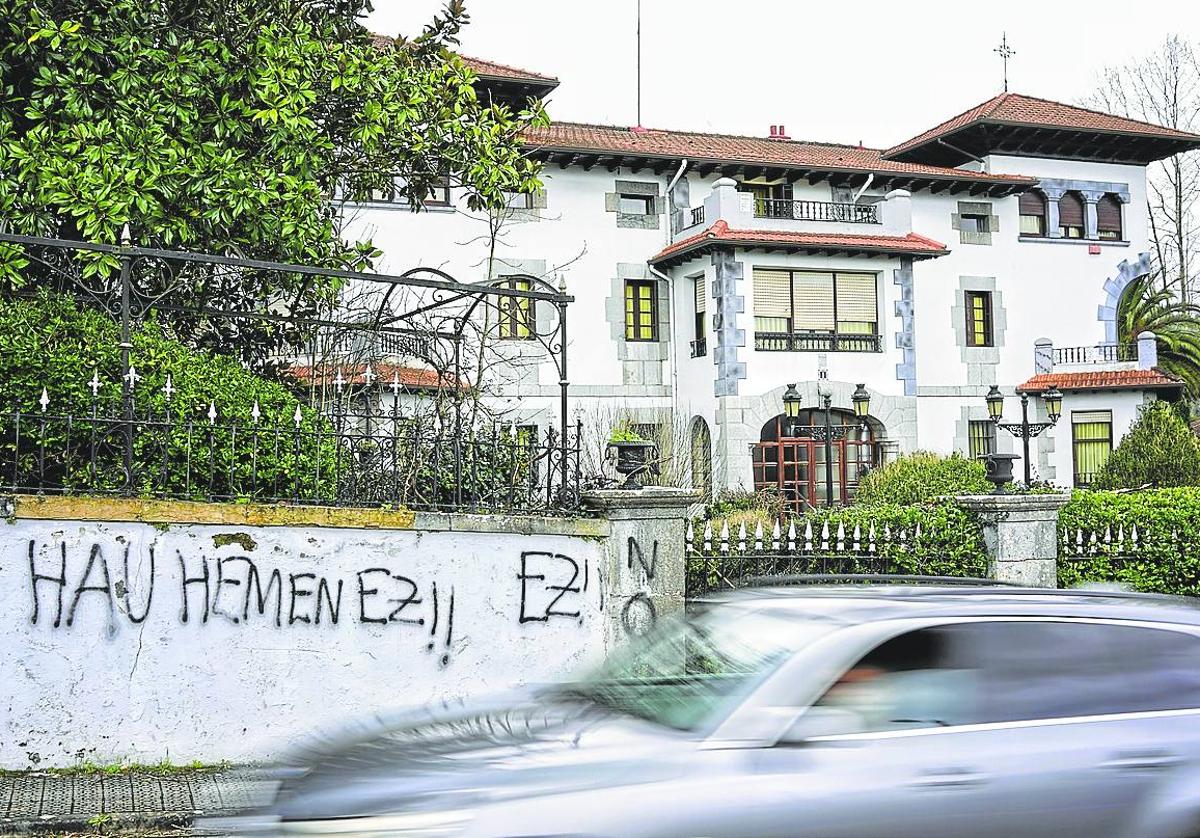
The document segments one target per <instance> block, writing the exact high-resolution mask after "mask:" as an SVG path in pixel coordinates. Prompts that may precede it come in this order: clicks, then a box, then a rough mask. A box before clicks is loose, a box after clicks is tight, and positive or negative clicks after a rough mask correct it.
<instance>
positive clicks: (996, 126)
mask: <svg viewBox="0 0 1200 838" xmlns="http://www.w3.org/2000/svg"><path fill="white" fill-rule="evenodd" d="M1196 148H1200V140H1196V139H1189V138H1184V137H1171V136H1155V135H1151V134H1145V133H1134V132H1125V131H1115V130H1098V129H1089V128H1069V127H1056V126H1052V125H1038V124H1033V123H1025V122H1011V121H1007V120H992V119H985V120H977V121H975V122H971V123H968V124H967V125H964V126H962V127H961V128H957V129H955V130H953V131H950V132H947V133H945V134H942V135H938V136H933V137H929V138H928V139H926V140H924V141H922V142H919V143H916V144H914V145H911V146H908V147H903V146H897V147H896V148H895V149H889V150H888V151H886V152H884V157H886V158H887V159H888V160H897V161H900V162H905V163H925V164H928V165H934V166H961V165H963V164H964V163H967V162H970V161H971V160H975V159H978V158H981V157H984V156H987V155H989V154H1001V155H1009V156H1013V157H1050V158H1054V159H1056V160H1088V161H1093V162H1100V163H1123V164H1129V165H1139V166H1145V165H1147V164H1148V163H1152V162H1154V161H1155V160H1162V159H1163V158H1165V157H1170V156H1171V155H1173V154H1178V153H1180V152H1184V151H1191V150H1192V149H1196Z"/></svg>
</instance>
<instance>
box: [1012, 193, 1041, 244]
mask: <svg viewBox="0 0 1200 838" xmlns="http://www.w3.org/2000/svg"><path fill="white" fill-rule="evenodd" d="M1018 208H1019V211H1020V213H1021V235H1022V236H1044V235H1046V197H1045V196H1044V195H1043V194H1042V193H1041V192H1037V191H1034V190H1030V191H1029V192H1023V193H1021V197H1020V198H1019V199H1018Z"/></svg>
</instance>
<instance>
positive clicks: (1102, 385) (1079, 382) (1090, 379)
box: [1017, 369, 1183, 393]
mask: <svg viewBox="0 0 1200 838" xmlns="http://www.w3.org/2000/svg"><path fill="white" fill-rule="evenodd" d="M1051 387H1057V388H1058V389H1060V390H1126V389H1131V390H1157V389H1164V388H1168V389H1178V388H1181V387H1183V382H1182V381H1180V380H1179V379H1178V378H1175V377H1174V376H1171V375H1167V374H1166V373H1165V372H1163V371H1162V370H1159V369H1151V370H1087V371H1084V372H1049V373H1041V374H1039V375H1035V376H1034V377H1033V378H1031V379H1029V380H1028V381H1026V382H1025V383H1024V384H1022V385H1020V386H1019V387H1017V392H1019V393H1041V392H1043V391H1045V390H1049V389H1050V388H1051Z"/></svg>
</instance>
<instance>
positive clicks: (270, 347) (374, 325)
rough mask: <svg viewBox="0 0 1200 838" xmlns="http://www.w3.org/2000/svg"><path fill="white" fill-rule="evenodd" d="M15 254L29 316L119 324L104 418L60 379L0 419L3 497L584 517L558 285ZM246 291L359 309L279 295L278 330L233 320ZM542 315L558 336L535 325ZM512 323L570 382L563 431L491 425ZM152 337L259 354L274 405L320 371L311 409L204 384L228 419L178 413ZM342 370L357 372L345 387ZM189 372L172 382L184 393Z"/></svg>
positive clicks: (234, 261)
mask: <svg viewBox="0 0 1200 838" xmlns="http://www.w3.org/2000/svg"><path fill="white" fill-rule="evenodd" d="M0 248H2V249H3V255H4V258H6V259H8V260H11V262H10V263H11V264H17V265H19V266H21V270H22V273H23V274H24V276H25V279H26V284H27V286H28V288H29V289H30V290H31V293H32V296H29V295H28V294H27V295H26V296H29V299H27V300H25V301H24V302H25V303H26V304H28V305H30V306H32V307H33V309H36V306H37V304H38V303H37V301H38V299H40V298H39V296H38V295H40V294H51V295H53V296H54V297H55V298H56V299H66V298H68V297H69V298H70V299H71V300H73V304H74V305H75V306H77V307H78V309H79V310H87V311H89V312H101V313H103V314H105V315H107V316H111V318H112V320H113V321H114V323H115V324H116V328H115V329H114V330H111V335H112V337H111V343H108V344H106V345H105V346H104V347H95V349H96V350H97V352H96V355H97V357H98V358H99V360H95V359H94V360H93V364H94V365H95V367H96V368H97V369H98V371H99V373H98V376H97V375H93V381H92V382H91V384H92V386H91V399H90V401H89V400H88V399H87V398H86V396H82V397H81V396H80V395H79V394H80V393H85V392H86V391H85V389H84V387H83V384H84V382H83V381H82V380H80V381H71V380H68V381H65V382H64V381H63V380H61V379H62V375H61V374H60V371H59V370H58V369H57V368H55V369H54V370H47V371H46V372H47V376H46V378H44V379H43V380H42V381H49V382H51V383H50V386H49V390H47V389H42V392H41V398H40V399H39V398H38V387H40V386H41V384H42V381H39V380H37V379H36V377H33V378H32V380H30V379H31V376H30V374H29V371H28V370H24V369H22V370H18V371H17V372H19V373H21V375H20V376H18V377H20V378H23V380H21V381H19V382H17V383H16V384H14V385H13V386H12V387H10V388H8V389H7V390H6V394H7V395H6V400H7V403H4V402H0V491H4V490H9V491H14V492H38V493H46V494H50V493H57V494H120V495H136V496H149V497H170V498H190V499H196V500H211V501H219V500H224V501H228V500H240V499H253V500H260V501H284V502H293V503H314V504H315V503H322V504H338V505H355V506H373V505H379V504H402V505H405V506H408V507H410V508H414V509H432V510H451V509H461V510H467V511H481V512H484V511H508V512H526V513H556V512H568V513H570V512H574V511H575V510H576V509H578V505H579V504H578V497H579V485H580V474H579V469H580V456H579V455H580V445H579V429H578V427H577V425H572V424H571V422H570V420H569V418H568V417H569V416H570V412H569V405H568V386H569V384H568V376H567V353H566V347H567V326H566V313H567V305H568V304H569V303H570V302H571V301H572V300H573V298H572V297H570V296H569V295H567V294H566V293H565V291H564V289H563V287H562V285H561V283H560V284H559V285H558V287H555V286H554V285H553V284H551V283H549V282H547V281H546V280H545V279H542V278H539V277H535V276H531V275H515V276H501V277H488V278H486V279H483V280H480V281H477V282H471V283H464V282H459V281H458V280H456V279H455V278H454V277H452V276H450V275H448V274H446V273H444V272H442V271H439V270H436V269H432V268H415V269H413V270H410V271H407V272H405V273H403V274H396V275H384V274H370V273H363V272H356V271H348V270H339V269H331V268H322V267H314V266H305V265H290V264H283V263H275V262H265V261H261V260H253V259H246V258H241V257H232V256H222V255H213V254H200V253H188V252H184V251H173V250H161V249H155V248H142V247H135V246H133V245H131V244H129V243H128V242H126V243H124V244H122V245H107V244H96V243H89V242H79V241H64V240H58V239H47V238H40V237H32V236H19V235H12V234H5V233H0ZM97 266H99V269H97ZM247 277H257V278H258V280H257V281H260V282H263V281H265V284H266V286H267V287H270V288H277V289H283V288H293V289H294V288H297V287H299V288H307V287H309V286H310V285H312V284H313V283H317V282H326V281H327V282H326V285H325V286H322V287H323V288H325V289H326V291H328V292H329V293H332V292H333V291H334V290H337V289H351V290H354V292H355V293H356V294H357V297H356V300H357V302H355V303H354V305H353V306H347V305H346V301H345V300H343V299H341V298H337V299H333V298H329V297H328V296H327V295H325V296H321V297H320V300H319V301H318V302H316V303H314V304H313V306H308V307H300V306H297V305H296V304H295V303H294V301H292V302H291V303H289V302H288V301H287V300H284V299H282V296H283V294H282V292H279V294H277V296H280V297H281V299H280V300H279V301H278V304H272V305H270V306H266V307H263V310H250V308H251V307H249V306H243V307H239V306H237V305H235V304H230V303H229V302H228V299H229V298H232V299H237V294H236V293H235V291H236V289H237V288H239V287H241V286H240V285H239V283H241V282H243V280H246V278H247ZM264 278H266V280H269V281H266V280H264ZM198 288H204V289H207V290H204V291H203V292H201V291H198V290H197V289H198ZM223 289H233V290H231V291H230V292H229V293H228V294H226V293H224V292H223ZM323 293H324V292H323ZM6 300H7V301H10V302H12V303H13V304H14V305H16V304H18V303H19V302H20V301H19V300H17V298H16V296H12V295H10V296H8V297H5V298H0V303H4V302H5V301H6ZM31 301H32V302H31ZM539 306H540V307H542V308H541V311H542V312H548V315H547V316H540V315H537V314H536V311H537V309H538V307H539ZM506 318H507V319H506ZM510 321H511V322H518V321H519V323H520V324H521V328H523V329H525V330H526V331H527V332H528V334H527V337H528V338H529V340H530V341H531V342H536V343H537V344H540V346H541V348H542V349H543V350H544V360H545V362H546V363H548V364H553V366H554V367H555V371H556V372H557V379H558V382H559V388H558V398H557V416H554V417H548V418H549V420H550V421H551V422H553V423H554V427H553V428H552V429H549V430H540V431H539V430H536V429H535V428H532V427H528V426H521V427H512V426H509V425H505V424H504V423H503V422H502V421H497V420H496V419H495V418H485V417H487V413H486V409H484V408H483V407H482V405H483V404H484V397H485V396H486V393H483V392H481V384H480V382H481V381H482V379H481V377H480V375H479V373H480V371H481V370H482V369H483V366H482V365H483V364H484V361H485V355H486V353H485V350H486V347H487V345H488V342H489V341H490V340H491V339H492V338H494V337H502V336H503V335H502V334H500V329H501V327H503V326H504V325H505V324H506V323H509V322H510ZM147 332H154V333H156V334H159V333H161V335H162V339H163V340H170V341H173V344H172V345H174V346H178V347H181V348H185V350H186V352H191V353H197V352H199V353H212V354H214V355H221V354H225V355H226V357H229V353H231V352H234V351H235V350H234V347H235V346H236V345H237V344H238V343H239V341H240V343H241V345H242V347H243V349H245V347H246V346H251V347H253V351H252V352H250V353H249V354H241V355H234V357H236V358H237V360H240V361H242V362H243V364H244V365H246V366H249V367H253V368H256V369H258V370H259V372H260V373H261V376H260V377H259V378H257V379H255V381H257V382H259V383H264V385H265V381H266V379H270V378H273V377H275V376H276V375H278V374H279V372H280V371H283V373H285V375H284V376H283V379H282V380H283V382H284V383H285V387H286V386H287V385H286V383H287V382H289V381H293V379H291V378H289V377H288V376H287V375H286V373H287V372H288V371H289V370H290V371H291V372H292V373H293V374H294V375H297V376H298V375H300V372H301V371H302V370H307V372H308V373H309V380H308V381H307V382H305V383H306V385H307V386H306V387H301V386H295V387H292V388H291V390H292V391H293V392H294V393H302V395H301V396H299V397H293V396H289V395H287V391H286V390H284V389H282V388H278V387H276V385H271V387H275V389H274V390H271V387H267V388H266V390H270V391H271V392H273V393H275V394H276V395H275V396H272V397H270V398H266V397H265V396H264V398H265V399H266V401H264V402H263V403H261V404H260V402H259V401H257V400H255V399H254V398H252V396H253V394H248V393H246V392H241V393H233V392H229V390H228V388H226V389H225V390H222V389H221V388H220V387H205V386H203V385H198V384H197V383H196V382H195V381H192V383H191V386H190V388H189V389H190V392H191V393H193V394H195V393H197V392H201V393H203V396H202V397H203V398H204V399H206V400H207V399H209V395H208V393H209V392H212V393H213V400H212V401H208V402H207V403H205V404H182V398H181V397H180V396H177V395H175V390H174V388H173V387H172V384H171V378H170V375H169V374H167V373H168V372H169V370H170V369H171V367H170V364H169V363H168V361H167V360H166V359H164V358H158V357H156V356H154V355H153V353H151V354H150V356H146V355H145V352H146V351H147V350H145V349H144V347H143V348H138V342H139V340H140V339H141V337H144V336H145V334H146V333H147ZM103 333H104V334H106V335H107V334H110V332H103ZM317 347H319V349H320V354H318V353H317V351H316V348H317ZM198 357H199V356H197V358H198ZM385 359H386V361H385ZM407 359H411V360H412V361H413V362H414V363H415V366H411V367H410V366H406V365H405V364H407V363H408V360H407ZM306 363H307V366H306V365H305V364H306ZM381 363H384V364H385V365H387V366H390V367H391V368H392V369H393V370H401V371H403V372H404V373H405V374H406V375H408V377H409V378H410V379H411V380H408V381H404V382H402V381H401V380H399V379H398V378H397V377H396V373H395V372H393V381H392V383H391V385H390V386H389V384H388V382H387V381H386V380H383V381H378V380H375V379H376V375H375V373H374V372H373V371H372V365H373V364H374V365H376V368H379V365H380V364H381ZM143 364H145V368H141V367H142V365H143ZM346 364H352V365H357V366H355V367H354V368H353V369H352V370H351V369H349V368H347V372H348V373H349V374H348V375H347V376H345V377H344V376H343V373H342V370H343V365H346ZM186 366H187V365H186V364H185V365H184V367H178V366H177V368H175V373H176V375H177V377H180V376H182V374H183V372H182V371H183V369H184V368H185V367H186ZM197 368H199V367H197ZM334 370H336V372H337V374H336V377H335V376H334V375H333V371H334ZM164 376H165V380H164ZM469 376H470V377H469ZM102 377H106V378H107V379H108V380H107V381H102V380H101V378H102ZM143 377H146V378H147V379H153V383H152V384H151V382H150V381H149V380H143ZM189 377H191V378H194V375H193V374H191V373H189ZM180 380H182V378H181V379H180ZM360 385H361V386H360ZM151 387H153V388H154V389H155V392H154V395H153V396H149V397H148V396H147V395H146V393H147V391H148V390H149V389H150V388H151ZM55 389H59V390H60V392H54V390H55ZM389 389H390V390H391V398H390V401H389V399H388V393H387V391H388V390H389ZM63 390H65V391H70V392H63ZM256 392H257V391H256ZM264 392H265V391H264ZM217 393H221V394H222V395H216V394H217ZM280 394H283V395H280ZM285 396H286V398H285ZM221 400H225V401H224V403H222V401H221ZM252 401H253V404H251V402H252ZM268 401H269V402H271V403H270V404H268V403H267V402H268ZM284 404H286V405H288V407H287V408H286V409H283V408H282V407H281V405H284ZM276 414H279V415H276ZM474 417H480V418H478V419H476V418H474Z"/></svg>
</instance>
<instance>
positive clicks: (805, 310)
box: [792, 271, 874, 332]
mask: <svg viewBox="0 0 1200 838" xmlns="http://www.w3.org/2000/svg"><path fill="white" fill-rule="evenodd" d="M792 293H793V294H794V296H795V301H796V304H795V307H796V313H795V315H794V322H793V329H794V330H795V331H797V332H832V331H833V330H834V312H833V274H827V273H817V272H814V271H796V272H795V273H793V274H792ZM872 319H874V318H872Z"/></svg>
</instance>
